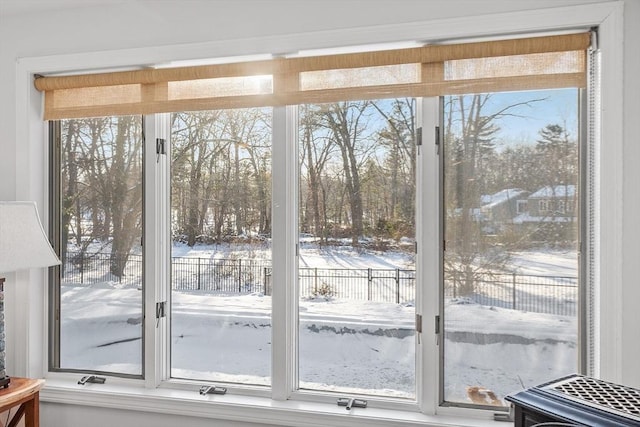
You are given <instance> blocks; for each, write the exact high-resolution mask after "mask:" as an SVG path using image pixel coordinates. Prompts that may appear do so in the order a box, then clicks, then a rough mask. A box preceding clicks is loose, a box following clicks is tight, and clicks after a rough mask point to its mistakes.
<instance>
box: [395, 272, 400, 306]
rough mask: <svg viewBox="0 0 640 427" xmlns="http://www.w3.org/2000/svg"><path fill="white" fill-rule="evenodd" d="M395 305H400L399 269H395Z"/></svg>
mask: <svg viewBox="0 0 640 427" xmlns="http://www.w3.org/2000/svg"><path fill="white" fill-rule="evenodd" d="M396 304H400V269H398V268H396Z"/></svg>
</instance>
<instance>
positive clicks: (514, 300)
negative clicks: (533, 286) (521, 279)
mask: <svg viewBox="0 0 640 427" xmlns="http://www.w3.org/2000/svg"><path fill="white" fill-rule="evenodd" d="M512 275H513V277H512V282H511V283H512V284H513V304H512V307H511V308H512V309H514V310H515V309H516V273H512Z"/></svg>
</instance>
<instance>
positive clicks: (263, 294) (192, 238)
mask: <svg viewBox="0 0 640 427" xmlns="http://www.w3.org/2000/svg"><path fill="white" fill-rule="evenodd" d="M170 122H171V138H170V141H171V145H170V158H171V185H170V188H171V240H172V244H171V304H170V307H171V377H172V378H183V379H192V380H207V381H216V382H221V381H222V382H228V383H245V384H254V385H269V384H270V383H271V349H270V345H271V289H270V288H271V286H272V284H271V245H270V241H271V179H270V177H271V122H272V119H271V109H260V108H255V109H238V110H213V111H199V112H180V113H173V114H172V115H171V120H170Z"/></svg>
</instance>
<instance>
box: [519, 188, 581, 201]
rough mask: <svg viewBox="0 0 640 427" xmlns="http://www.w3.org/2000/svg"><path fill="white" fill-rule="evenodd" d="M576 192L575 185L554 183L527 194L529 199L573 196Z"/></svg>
mask: <svg viewBox="0 0 640 427" xmlns="http://www.w3.org/2000/svg"><path fill="white" fill-rule="evenodd" d="M575 194H576V186H575V185H556V186H554V187H552V186H546V187H543V188H541V189H540V190H538V191H536V192H535V193H533V194H532V195H530V196H529V198H531V199H540V198H549V197H573V196H575Z"/></svg>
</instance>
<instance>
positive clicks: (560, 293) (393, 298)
mask: <svg viewBox="0 0 640 427" xmlns="http://www.w3.org/2000/svg"><path fill="white" fill-rule="evenodd" d="M110 265H111V255H110V254H108V253H91V254H89V253H80V252H77V253H72V252H69V253H67V254H66V258H65V263H64V266H63V274H64V276H63V277H64V281H65V282H67V283H81V284H84V283H87V284H90V283H99V282H119V283H122V284H123V285H127V286H138V287H140V286H141V284H142V283H141V278H142V267H143V266H142V256H140V255H135V254H131V255H129V259H128V261H127V264H126V267H125V270H124V275H123V276H120V277H118V276H115V275H113V274H112V273H111V272H110ZM470 280H472V284H471V286H465V285H467V284H466V283H465V281H464V278H463V275H462V274H461V273H459V272H457V271H447V272H445V287H444V289H445V297H446V298H467V299H469V300H472V301H473V302H476V303H478V304H482V305H491V306H496V307H504V308H511V309H515V310H523V311H531V312H538V313H549V314H560V315H569V316H573V315H575V314H576V310H577V301H578V284H577V278H575V277H568V276H537V275H524V274H515V273H512V274H503V273H489V272H487V273H475V274H474V275H473V277H472V278H471V279H470ZM171 282H172V288H173V289H174V290H179V291H198V290H200V291H209V292H219V293H222V294H251V293H263V294H265V295H270V294H271V289H272V280H271V263H269V262H267V261H259V260H252V259H208V258H186V257H174V258H172V260H171ZM298 282H299V285H300V288H299V291H300V296H301V297H303V298H317V297H318V298H322V297H327V298H328V297H335V298H342V299H352V300H366V301H380V302H393V303H396V304H405V303H412V302H413V301H414V300H415V283H416V280H415V270H405V269H373V268H368V269H355V268H354V269H347V268H340V269H337V268H306V267H303V268H300V269H299V270H298ZM463 290H464V292H462V291H463Z"/></svg>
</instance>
